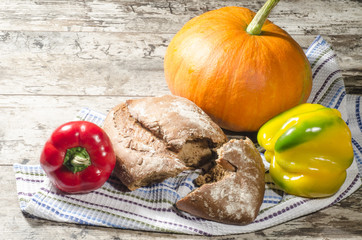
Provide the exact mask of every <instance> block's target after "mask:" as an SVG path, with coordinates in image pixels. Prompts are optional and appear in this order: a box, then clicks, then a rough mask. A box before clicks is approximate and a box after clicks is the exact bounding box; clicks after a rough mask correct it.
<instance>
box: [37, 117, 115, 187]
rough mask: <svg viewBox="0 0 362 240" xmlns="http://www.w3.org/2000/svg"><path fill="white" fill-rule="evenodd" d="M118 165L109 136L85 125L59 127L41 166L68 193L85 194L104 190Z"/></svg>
mask: <svg viewBox="0 0 362 240" xmlns="http://www.w3.org/2000/svg"><path fill="white" fill-rule="evenodd" d="M115 164H116V156H115V153H114V151H113V147H112V143H111V141H110V139H109V137H108V136H107V134H106V133H105V132H104V131H103V129H102V128H100V127H99V126H97V125H95V124H93V123H91V122H86V121H74V122H68V123H65V124H63V125H61V126H60V127H58V128H57V129H56V130H55V131H54V132H53V133H52V135H51V137H50V138H49V140H48V141H47V142H46V143H45V146H44V149H43V152H42V154H41V157H40V165H41V166H42V168H43V169H44V171H45V173H46V174H47V176H48V177H49V179H50V181H51V182H52V183H53V184H54V185H55V186H56V187H57V188H59V189H60V190H62V191H64V192H67V193H85V192H89V191H92V190H95V189H97V188H99V187H101V186H102V185H103V184H104V183H105V182H106V181H107V179H108V178H109V176H110V175H111V173H112V171H113V168H114V166H115Z"/></svg>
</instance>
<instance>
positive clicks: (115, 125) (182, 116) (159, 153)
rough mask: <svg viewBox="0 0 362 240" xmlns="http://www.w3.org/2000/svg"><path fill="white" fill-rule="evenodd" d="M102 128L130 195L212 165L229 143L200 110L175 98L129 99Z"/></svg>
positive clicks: (108, 118)
mask: <svg viewBox="0 0 362 240" xmlns="http://www.w3.org/2000/svg"><path fill="white" fill-rule="evenodd" d="M103 129H104V130H105V132H106V133H107V134H108V136H109V137H110V139H111V141H112V144H113V148H114V150H115V153H116V157H117V158H116V159H117V162H116V167H115V170H114V173H115V175H116V176H117V177H118V178H119V179H120V180H121V181H122V183H123V184H124V185H126V186H127V187H128V189H130V190H135V189H137V188H139V187H143V186H147V185H150V184H152V183H156V182H161V181H163V180H164V179H166V178H169V177H174V176H176V175H177V174H178V173H180V172H182V171H183V170H186V169H189V168H190V167H198V166H200V165H201V164H204V163H205V162H207V161H211V159H212V158H213V157H214V156H215V155H216V149H217V148H219V147H220V146H222V145H223V144H224V143H225V142H226V141H227V137H226V135H225V134H224V132H223V131H222V130H221V128H220V127H219V126H218V125H217V124H216V123H214V122H213V121H212V120H211V118H210V117H209V116H208V115H206V113H204V112H203V111H202V110H201V109H200V108H199V107H197V106H196V105H195V104H194V103H193V102H191V101H190V100H188V99H185V98H181V97H177V96H173V95H165V96H162V97H147V98H140V99H132V100H127V101H125V102H124V103H121V104H119V105H117V106H116V107H114V108H113V109H112V110H111V111H110V112H109V114H108V115H107V117H106V119H105V122H104V125H103Z"/></svg>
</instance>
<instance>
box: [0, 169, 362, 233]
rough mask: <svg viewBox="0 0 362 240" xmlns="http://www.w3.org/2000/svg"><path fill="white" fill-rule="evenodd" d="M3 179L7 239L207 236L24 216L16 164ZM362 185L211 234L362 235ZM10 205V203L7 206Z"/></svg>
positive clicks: (0, 226) (1, 228)
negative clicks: (262, 224) (326, 202)
mask: <svg viewBox="0 0 362 240" xmlns="http://www.w3.org/2000/svg"><path fill="white" fill-rule="evenodd" d="M0 181H1V183H2V188H1V190H0V191H1V195H0V196H1V197H0V205H1V206H3V208H2V210H1V214H0V232H1V233H2V234H5V235H6V237H7V239H54V240H58V239H90V240H92V239H104V238H105V236H107V239H129V240H136V239H137V240H143V239H145V240H146V239H147V240H149V239H151V240H152V239H170V238H172V239H184V240H191V239H204V237H200V236H190V235H180V234H173V235H171V234H163V233H152V232H140V231H130V230H120V229H115V228H103V227H92V226H85V225H76V224H66V223H59V222H52V221H48V220H42V219H37V218H30V217H29V216H24V215H23V214H22V213H21V211H20V207H19V204H18V200H17V194H16V190H15V189H16V184H15V176H14V172H13V169H12V166H1V167H0ZM361 202H362V189H359V190H358V191H357V192H355V193H353V194H352V195H351V196H350V197H348V198H347V199H345V200H343V201H342V202H340V203H338V204H336V205H334V206H332V207H329V208H327V209H324V210H322V211H319V212H316V213H313V214H311V215H307V216H305V217H302V218H299V219H296V220H292V221H289V222H286V223H284V224H281V225H278V226H275V227H272V228H269V229H265V230H263V231H258V232H255V233H249V234H241V235H230V236H224V237H211V238H210V239H215V240H216V239H219V240H222V239H224V240H227V239H228V240H230V239H257V240H258V239H265V237H267V238H268V239H278V240H279V239H280V240H283V239H288V240H290V239H306V238H319V239H344V238H345V237H346V236H348V239H360V236H361V234H362V231H361V227H360V219H361V218H362V213H361V212H360V209H361V207H362V206H361ZM4 206H6V207H4Z"/></svg>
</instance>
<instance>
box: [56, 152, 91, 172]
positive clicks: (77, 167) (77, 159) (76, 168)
mask: <svg viewBox="0 0 362 240" xmlns="http://www.w3.org/2000/svg"><path fill="white" fill-rule="evenodd" d="M91 164H92V162H91V160H90V156H89V154H88V152H87V150H86V149H85V148H83V147H74V148H69V149H68V150H67V152H66V154H65V157H64V162H63V165H64V166H66V167H67V168H68V169H69V170H70V171H72V172H73V173H77V172H80V171H82V170H84V169H86V168H87V167H88V166H90V165H91Z"/></svg>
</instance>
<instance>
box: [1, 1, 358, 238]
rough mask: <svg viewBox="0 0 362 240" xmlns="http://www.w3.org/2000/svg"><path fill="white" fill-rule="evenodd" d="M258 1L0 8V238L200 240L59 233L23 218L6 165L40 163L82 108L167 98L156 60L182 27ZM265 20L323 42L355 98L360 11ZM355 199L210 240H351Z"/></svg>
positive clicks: (74, 228)
mask: <svg viewBox="0 0 362 240" xmlns="http://www.w3.org/2000/svg"><path fill="white" fill-rule="evenodd" d="M263 2H264V1H263V0H262V1H260V0H258V1H221V0H220V1H217V0H207V1H196V0H193V1H192V0H170V1H164V0H163V1H151V0H142V1H136V0H99V1H71V0H62V1H59V0H58V1H56V0H47V1H45V0H27V1H21V0H3V1H1V2H0V122H1V128H0V137H1V139H0V180H1V183H2V186H1V189H0V194H1V195H0V196H1V197H0V205H1V211H0V233H1V237H0V238H2V237H5V238H4V239H169V238H173V239H199V238H201V237H195V236H188V235H170V234H162V233H148V232H138V231H127V230H119V229H111V228H101V227H89V226H80V225H75V224H62V223H57V222H50V221H45V220H40V219H33V218H29V217H26V216H24V215H23V214H22V213H21V211H20V208H19V205H18V201H17V195H16V187H15V177H14V172H13V169H12V164H14V163H22V164H38V163H39V155H40V151H41V149H42V146H43V144H44V141H45V140H46V139H47V138H48V136H49V135H50V133H51V132H52V131H53V130H54V129H55V127H57V126H58V125H60V124H62V123H64V122H67V121H69V120H72V119H74V116H75V115H76V113H77V112H78V111H79V110H80V109H81V108H82V107H85V106H86V107H89V108H91V109H94V110H97V111H100V112H104V113H106V112H107V111H108V110H109V109H110V108H111V107H113V106H114V105H115V104H117V103H119V102H121V101H123V100H125V99H128V98H133V97H141V96H155V95H162V94H166V93H169V90H168V88H167V85H166V83H165V81H164V75H163V57H164V54H165V50H166V48H167V45H168V43H169V42H170V40H171V38H172V37H173V35H174V34H175V33H176V32H177V31H178V30H179V29H180V28H181V27H182V26H183V24H185V23H186V22H187V21H188V20H189V19H191V18H192V17H194V16H197V15H199V14H202V13H204V12H206V11H209V10H212V9H216V8H220V7H223V6H228V5H229V6H230V5H237V6H244V7H247V8H250V9H252V10H254V11H256V10H257V9H259V8H260V7H261V6H262V4H263ZM270 20H272V21H274V22H275V23H276V24H277V25H279V26H281V27H282V28H283V29H285V30H286V31H288V32H289V33H290V34H291V35H292V36H293V37H294V38H295V39H296V40H297V42H299V44H300V45H301V46H302V47H303V48H306V47H308V46H309V44H310V43H311V42H312V41H313V39H314V38H315V37H316V36H317V35H322V36H323V37H324V38H325V39H326V40H327V41H328V42H329V43H330V44H331V45H332V46H333V48H334V50H335V52H336V53H337V55H338V59H339V63H340V66H341V68H342V70H343V77H344V80H345V84H346V89H347V93H351V94H352V93H353V94H362V44H361V43H362V41H361V39H362V35H361V30H362V27H361V26H362V2H361V1H355V0H354V1H353V0H315V1H304V0H294V1H283V0H282V1H281V2H280V3H279V4H278V6H277V7H276V8H275V9H274V10H273V12H272V13H271V16H270ZM361 202H362V190H361V189H359V190H358V191H357V192H355V193H354V194H353V195H352V196H350V197H349V198H347V199H345V200H343V201H342V202H340V203H338V204H336V205H335V206H333V207H330V208H327V209H325V210H322V211H320V212H317V213H314V214H311V215H308V216H305V217H302V218H299V219H296V220H293V221H290V222H287V223H285V224H282V225H278V226H276V227H273V228H270V229H266V230H263V231H259V232H255V233H250V234H244V235H235V236H227V237H218V238H216V239H244V238H245V239H247V238H253V239H262V238H265V237H266V238H269V239H307V238H318V239H340V238H351V239H357V238H360V237H361V236H362V227H361V223H362V213H361V207H362V204H361Z"/></svg>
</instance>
